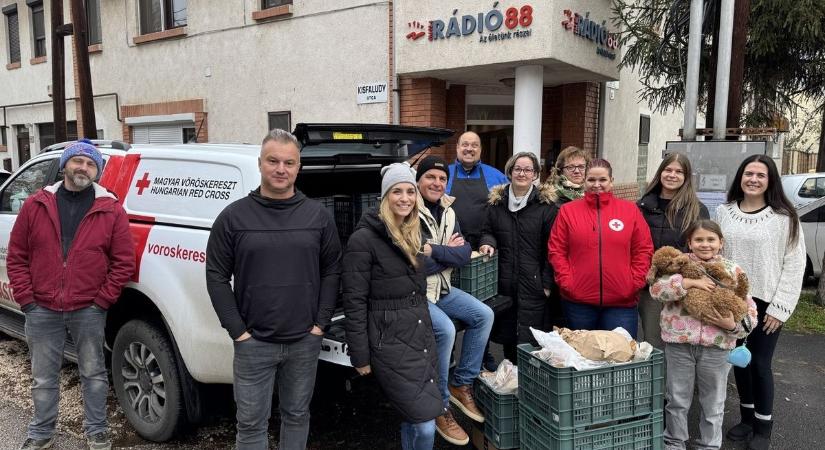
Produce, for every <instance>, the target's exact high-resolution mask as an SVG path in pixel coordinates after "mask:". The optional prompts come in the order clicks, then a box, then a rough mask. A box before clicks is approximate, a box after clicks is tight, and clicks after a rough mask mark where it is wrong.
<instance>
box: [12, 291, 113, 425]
mask: <svg viewBox="0 0 825 450" xmlns="http://www.w3.org/2000/svg"><path fill="white" fill-rule="evenodd" d="M105 327H106V311H105V310H103V309H101V308H100V307H98V306H91V307H88V308H82V309H78V310H75V311H67V312H61V311H52V310H50V309H47V308H43V307H42V306H35V307H34V308H33V309H30V310H29V311H28V312H27V313H26V342H27V343H28V345H29V352H30V353H31V363H32V402H33V403H34V417H32V421H31V423H29V428H28V437H30V438H32V439H47V438H49V437H51V436H52V435H54V432H55V425H56V424H57V404H58V402H59V401H60V367H61V366H62V365H63V344H64V342H66V331H67V330H68V332H69V333H70V334H71V336H72V340H73V341H74V343H75V347H76V349H77V367H78V371H79V372H80V386H81V391H82V393H83V432H84V433H86V435H87V436H90V435H93V434H97V433H100V432H101V431H106V430H107V429H108V427H109V425H108V423H107V421H106V396H107V395H108V394H109V378H108V375H107V373H106V360H105V357H104V353H103V344H104V342H105V339H106V336H105V333H104V329H105Z"/></svg>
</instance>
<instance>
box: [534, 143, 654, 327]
mask: <svg viewBox="0 0 825 450" xmlns="http://www.w3.org/2000/svg"><path fill="white" fill-rule="evenodd" d="M584 186H585V196H584V198H582V199H579V200H574V201H572V202H569V203H567V204H565V205H563V206H562V207H561V209H560V210H559V214H558V216H557V217H556V222H555V224H554V225H553V231H552V232H551V233H550V239H549V240H548V242H547V248H548V260H549V261H550V264H552V265H553V270H554V272H555V276H556V283H557V284H558V285H559V290H560V292H561V298H562V308H563V310H564V315H565V318H566V319H567V325H568V326H569V327H570V328H571V329H574V330H612V329H614V328H616V327H622V328H624V329H625V330H627V331H628V332H629V333H630V334H631V335H632V336H633V337H634V338H635V337H636V332H637V329H638V317H639V315H638V311H637V304H638V302H639V290H640V289H643V288H644V287H646V283H645V274H646V273H647V270H648V268H650V260H651V257H652V256H653V241H652V240H651V238H650V229H649V228H648V226H647V222H645V219H644V216H642V213H641V212H640V211H639V208H637V207H636V204H634V203H632V202H629V201H627V200H622V199H619V198H616V197H614V196H613V194H612V192H611V191H612V190H613V169H612V168H611V167H610V163H609V162H607V161H606V160H604V159H594V160H593V161H591V162H590V165H589V166H588V167H587V172H586V175H585V180H584Z"/></svg>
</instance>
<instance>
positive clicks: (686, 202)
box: [637, 152, 708, 350]
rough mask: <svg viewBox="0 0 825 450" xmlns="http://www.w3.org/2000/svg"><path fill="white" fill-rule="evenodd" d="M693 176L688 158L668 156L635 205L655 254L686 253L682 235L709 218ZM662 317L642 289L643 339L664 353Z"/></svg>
mask: <svg viewBox="0 0 825 450" xmlns="http://www.w3.org/2000/svg"><path fill="white" fill-rule="evenodd" d="M692 173H693V172H692V171H691V167H690V161H689V160H688V159H687V156H685V155H683V154H681V153H676V152H673V153H671V154H669V155H667V157H665V159H664V160H663V161H662V163H661V164H659V168H658V169H657V170H656V175H655V176H654V177H653V179H652V180H651V181H650V183H649V184H648V185H647V189H646V190H645V193H644V195H642V198H641V200H639V202H638V203H637V204H638V205H639V209H640V210H641V211H642V215H644V217H645V221H646V222H647V226H648V227H650V236H651V237H652V238H653V250H654V251H655V250H658V249H660V248H662V247H664V246H667V245H669V246H671V247H676V248H678V249H679V250H682V251H683V252H684V251H687V243H686V242H685V238H684V236H682V234H683V233H684V231H685V230H686V229H687V228H688V227H689V226H690V225H691V224H692V223H693V222H695V221H697V220H699V219H707V218H708V209H707V208H706V207H705V205H703V204H702V203H701V202H699V198H697V197H696V189H695V188H694V187H693V177H692V176H691V174H692ZM661 314H662V303H661V302H658V301H656V300H654V299H653V298H652V297H651V296H650V292H648V290H647V289H643V290H642V292H640V295H639V316H640V317H641V319H642V330H644V337H645V340H646V341H647V342H649V343H650V345H652V346H654V347H656V348H658V349H661V350H664V348H665V347H664V342H662V336H661V334H662V331H661V327H660V325H659V319H660V317H661Z"/></svg>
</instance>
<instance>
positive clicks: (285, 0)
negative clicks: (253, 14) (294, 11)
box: [261, 0, 293, 10]
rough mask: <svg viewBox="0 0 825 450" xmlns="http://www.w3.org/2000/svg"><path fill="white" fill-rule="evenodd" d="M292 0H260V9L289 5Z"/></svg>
mask: <svg viewBox="0 0 825 450" xmlns="http://www.w3.org/2000/svg"><path fill="white" fill-rule="evenodd" d="M292 1H293V0H261V10H264V9H269V8H277V7H279V6H285V5H291V4H292Z"/></svg>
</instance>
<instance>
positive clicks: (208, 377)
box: [0, 124, 509, 441]
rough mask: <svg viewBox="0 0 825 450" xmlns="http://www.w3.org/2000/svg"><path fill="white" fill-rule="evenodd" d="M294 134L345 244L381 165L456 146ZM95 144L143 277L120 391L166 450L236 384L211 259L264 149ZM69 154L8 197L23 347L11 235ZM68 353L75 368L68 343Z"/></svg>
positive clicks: (325, 346) (443, 133)
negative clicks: (213, 241) (217, 389)
mask: <svg viewBox="0 0 825 450" xmlns="http://www.w3.org/2000/svg"><path fill="white" fill-rule="evenodd" d="M294 133H295V134H296V136H297V137H298V139H299V140H300V142H301V143H302V151H301V163H302V168H301V172H300V174H299V176H298V180H297V186H298V188H299V189H300V190H301V191H303V192H304V193H305V194H307V195H308V196H310V197H316V198H319V199H321V200H322V201H324V202H325V204H326V205H327V206H328V207H329V208H330V209H331V210H334V211H335V213H336V214H335V217H336V225H337V226H338V228H339V231H340V233H341V236H342V240H343V239H346V237H347V236H348V233H349V232H351V230H352V228H353V225H354V223H355V222H356V221H357V219H359V218H360V213H361V212H362V209H363V208H362V207H363V206H365V204H367V203H370V202H372V203H373V204H374V203H377V196H378V194H377V193H378V192H380V190H381V189H380V186H381V177H380V168H381V167H382V166H383V165H386V164H389V163H392V162H397V161H403V160H407V159H408V158H410V157H411V156H412V155H413V154H415V153H417V152H421V151H423V150H425V149H427V148H429V147H431V146H437V145H441V144H442V143H443V142H444V141H445V140H446V139H447V138H448V137H449V136H451V135H452V131H451V130H446V129H440V128H421V127H402V126H393V125H342V124H333V125H323V124H315V125H313V124H298V126H297V127H296V129H295V131H294ZM94 142H95V145H97V146H98V148H99V149H100V150H101V152H102V153H103V155H104V159H105V161H106V162H105V165H104V168H103V171H102V175H101V178H100V181H99V182H100V184H101V185H103V186H105V187H106V188H108V189H109V190H111V191H112V192H114V193H115V194H116V195H117V196H118V198H119V199H120V201H121V202H122V204H123V207H124V208H125V210H126V212H127V213H128V215H129V220H130V227H131V231H132V235H133V237H134V239H135V245H136V259H137V268H138V269H137V273H136V274H135V275H134V277H133V280H132V281H131V282H130V283H129V284H128V285H127V286H126V288H125V289H124V291H123V293H122V295H121V298H120V300H119V301H118V302H117V303H116V304H115V305H114V306H113V307H112V308H111V309H110V310H109V313H108V317H107V324H106V345H107V348H108V349H109V350H110V351H111V367H112V381H113V383H112V384H113V388H114V391H115V393H116V395H117V399H118V402H119V404H120V406H121V408H122V409H123V410H124V413H125V415H126V417H127V419H128V420H129V422H130V423H131V424H132V426H133V427H134V428H135V430H136V431H137V432H138V434H139V435H140V436H142V437H143V438H145V439H148V440H151V441H164V440H168V439H169V438H171V437H172V436H173V435H174V434H175V433H176V432H177V431H178V430H179V429H180V428H181V427H182V426H183V425H185V424H187V423H196V422H198V421H199V419H200V416H201V409H200V405H201V401H200V395H201V393H200V391H201V389H200V387H201V385H202V384H206V383H232V355H233V354H232V341H231V339H230V338H229V336H228V335H227V333H226V331H224V329H223V328H221V326H220V323H219V322H218V318H217V316H216V314H215V312H214V310H213V308H212V304H211V302H210V300H209V296H208V294H207V291H206V279H205V275H204V263H205V260H206V252H205V250H206V243H207V239H208V236H209V230H210V227H211V226H212V222H213V220H214V219H215V217H216V216H217V215H218V213H220V212H221V210H223V208H224V207H226V206H227V205H228V204H229V203H231V202H233V201H235V200H237V199H239V198H242V197H243V196H245V195H247V193H248V192H249V191H250V190H253V189H255V188H256V187H257V186H258V185H259V182H260V174H259V172H258V162H257V161H258V155H259V152H260V147H258V146H254V145H224V144H183V145H134V146H130V145H129V144H124V143H122V142H116V141H94ZM65 145H66V144H65V143H63V144H56V145H54V146H51V147H48V148H47V149H45V150H44V151H43V152H42V153H41V154H40V155H38V156H36V157H34V158H32V159H31V160H29V161H27V162H26V163H24V164H23V166H22V167H21V168H20V169H18V170H17V171H16V172H15V173H14V174H12V177H11V179H10V180H9V181H8V182H7V183H5V185H3V186H2V189H0V331H3V332H5V333H7V334H9V335H11V336H14V337H17V338H20V339H23V338H24V329H23V319H24V316H23V315H22V314H21V313H20V311H19V308H18V306H17V304H16V303H15V302H14V300H13V293H12V291H11V289H10V287H9V280H8V275H7V272H6V259H5V255H6V253H7V251H8V241H9V234H10V232H11V229H12V226H13V225H14V221H15V219H16V217H17V212H18V211H19V210H20V207H21V206H22V204H23V202H24V201H25V200H26V198H28V197H29V196H30V195H31V194H32V193H34V192H35V191H37V190H38V189H41V188H42V187H43V186H45V185H47V184H52V183H55V182H57V181H59V180H62V177H61V175H60V172H59V170H58V159H59V157H60V154H61V152H62V150H63V148H64V147H65ZM359 199H360V200H363V203H362V202H359V201H358V200H359ZM287 263H288V262H285V264H287ZM497 302H498V304H502V305H507V304H509V299H506V298H505V299H504V300H501V299H499V300H497ZM341 311H342V309H340V308H339V310H338V312H336V314H335V316H334V318H333V322H332V324H331V325H330V327H329V329H328V330H326V334H325V337H324V339H323V342H322V348H321V356H320V358H321V360H322V361H326V362H328V363H332V364H336V365H340V366H350V361H349V356H348V353H347V344H346V341H345V335H344V326H343V324H344V322H343V321H344V320H345V318H344V315H343V313H341ZM65 354H66V356H67V358H69V359H71V360H76V356H75V349H74V346H73V344H72V343H71V341H67V345H66V351H65Z"/></svg>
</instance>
